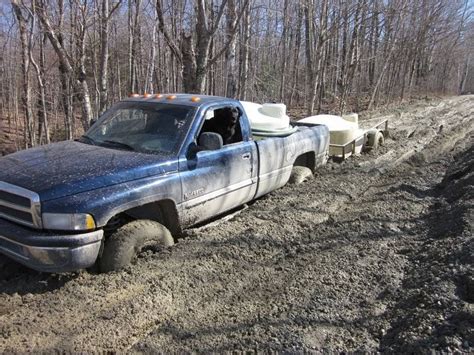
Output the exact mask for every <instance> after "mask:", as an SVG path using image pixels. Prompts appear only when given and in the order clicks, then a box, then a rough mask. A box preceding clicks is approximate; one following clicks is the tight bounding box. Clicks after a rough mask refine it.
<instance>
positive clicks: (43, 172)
mask: <svg viewBox="0 0 474 355" xmlns="http://www.w3.org/2000/svg"><path fill="white" fill-rule="evenodd" d="M176 170H177V159H174V158H173V157H171V156H166V155H154V154H143V153H136V152H130V151H124V150H116V149H109V148H104V147H99V146H94V145H87V144H84V143H80V142H74V141H65V142H60V143H53V144H49V145H45V146H41V147H37V148H32V149H27V150H23V151H19V152H17V153H13V154H10V155H7V156H5V157H2V158H0V181H4V182H7V183H10V184H13V185H17V186H20V187H23V188H25V189H28V190H31V191H34V192H37V193H38V194H39V195H40V198H41V200H42V201H48V200H52V199H55V198H60V197H65V196H69V195H74V194H77V193H80V192H85V191H91V190H95V189H99V188H101V187H105V186H110V185H115V184H120V183H123V182H127V181H132V180H137V179H141V178H145V177H149V176H153V175H161V174H164V173H168V172H172V171H176Z"/></svg>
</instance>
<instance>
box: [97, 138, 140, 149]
mask: <svg viewBox="0 0 474 355" xmlns="http://www.w3.org/2000/svg"><path fill="white" fill-rule="evenodd" d="M101 143H107V144H108V145H111V146H115V147H117V148H124V149H126V150H135V148H133V147H132V146H131V145H128V144H127V143H122V142H117V141H112V140H109V139H106V140H105V141H102V142H101Z"/></svg>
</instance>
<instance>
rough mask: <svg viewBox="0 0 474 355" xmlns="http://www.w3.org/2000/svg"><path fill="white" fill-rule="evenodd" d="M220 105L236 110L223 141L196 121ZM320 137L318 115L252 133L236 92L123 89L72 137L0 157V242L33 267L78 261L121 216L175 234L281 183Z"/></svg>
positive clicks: (60, 268)
mask: <svg viewBox="0 0 474 355" xmlns="http://www.w3.org/2000/svg"><path fill="white" fill-rule="evenodd" d="M223 109H224V111H226V110H227V111H228V109H231V110H233V112H235V111H237V112H238V116H239V117H238V120H237V126H236V128H237V131H240V132H237V133H238V134H237V137H234V138H233V139H234V141H230V142H228V144H224V142H223V140H222V137H220V139H219V136H220V135H219V134H218V133H216V132H212V131H209V128H208V129H206V131H205V129H204V127H206V125H207V124H206V122H207V121H208V120H209V118H212V116H213V115H216V114H215V113H216V112H221V113H222V110H223ZM219 110H220V111H219ZM234 131H235V130H234ZM234 133H235V132H234ZM106 138H107V139H106ZM328 144H329V135H328V130H327V128H326V127H325V126H320V125H308V126H299V127H298V130H297V131H296V132H295V133H293V134H291V135H289V136H287V137H277V138H268V139H263V140H254V139H253V137H252V132H251V129H250V125H249V121H248V118H247V116H246V113H245V111H244V109H243V108H242V106H241V104H240V102H239V101H236V100H231V99H226V98H220V97H210V96H191V95H185V94H179V95H173V96H152V97H143V96H141V97H136V98H130V99H127V100H124V101H121V102H119V103H118V104H116V105H114V106H113V107H112V108H111V109H110V110H108V111H107V112H106V113H105V114H104V115H102V116H101V118H99V120H98V121H97V122H96V123H95V124H94V125H93V126H92V127H91V129H90V130H89V131H88V132H86V134H85V135H84V136H83V137H82V138H81V139H79V140H76V141H64V142H60V143H54V144H50V145H45V146H40V147H36V148H32V149H28V150H24V151H20V152H17V153H14V154H10V155H7V156H5V157H2V158H0V252H1V253H3V254H5V255H7V256H8V257H10V258H13V259H15V260H17V261H18V262H20V263H23V264H25V265H27V266H28V267H31V268H33V269H36V270H40V271H46V272H66V271H73V270H78V269H83V268H87V267H90V266H92V265H93V264H94V263H95V262H96V260H98V258H100V256H101V254H102V251H103V249H104V241H105V244H107V238H108V235H111V234H112V235H113V233H114V232H115V231H116V230H117V229H118V228H120V226H122V225H123V224H124V223H128V222H130V221H133V220H148V221H155V222H157V223H160V225H163V226H164V227H166V229H167V230H169V231H170V232H171V233H172V234H173V235H176V234H179V233H180V231H181V230H182V229H183V228H187V227H190V226H192V225H195V224H197V223H199V222H202V221H205V220H207V219H209V218H212V217H215V216H217V215H219V214H221V213H223V212H225V211H228V210H231V209H233V208H235V207H237V206H239V205H242V204H245V203H246V202H248V201H250V200H252V199H255V198H258V197H259V196H262V195H264V194H266V193H269V192H270V191H273V190H275V189H277V188H279V187H281V186H283V185H285V184H286V183H287V181H288V179H289V178H290V174H291V172H292V168H293V166H294V165H298V166H305V167H308V168H310V169H311V170H314V169H315V168H316V167H317V166H318V165H320V164H324V162H325V159H326V155H327V150H328ZM105 248H107V245H106V246H105Z"/></svg>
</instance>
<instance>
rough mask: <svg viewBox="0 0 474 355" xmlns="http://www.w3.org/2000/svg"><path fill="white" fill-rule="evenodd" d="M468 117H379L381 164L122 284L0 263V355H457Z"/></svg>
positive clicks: (119, 278) (315, 186)
mask: <svg viewBox="0 0 474 355" xmlns="http://www.w3.org/2000/svg"><path fill="white" fill-rule="evenodd" d="M400 112H401V114H400ZM473 112H474V100H473V98H472V97H466V96H464V97H457V98H450V99H445V100H441V101H440V100H433V101H429V102H426V103H425V104H417V105H415V106H414V107H411V106H407V107H404V108H403V109H400V110H398V111H397V112H395V113H393V112H392V113H390V112H387V114H388V115H390V117H391V120H392V121H391V127H392V129H391V138H390V139H388V140H387V141H386V145H385V146H384V148H383V149H382V150H381V151H379V152H377V153H375V152H372V153H370V154H368V155H363V156H360V157H354V158H353V159H349V160H347V161H345V162H343V163H342V164H338V163H334V162H330V163H329V164H328V165H327V166H326V167H324V168H322V169H320V170H319V171H318V172H317V175H316V177H315V179H313V180H311V181H309V182H307V183H305V184H302V185H300V186H285V187H284V188H282V189H280V190H278V191H275V192H274V193H272V194H270V195H268V196H265V197H263V198H261V199H259V200H258V201H256V202H254V203H253V204H251V205H250V206H249V207H248V208H247V209H245V210H243V211H241V213H240V214H238V215H236V216H235V217H234V218H231V219H228V220H225V221H218V222H217V223H213V224H210V225H206V226H203V227H200V228H196V229H192V230H190V231H188V232H187V235H186V237H185V238H183V239H180V240H179V242H178V243H177V244H176V245H175V246H174V247H172V248H170V249H165V250H153V249H150V250H148V251H146V252H144V253H143V254H142V255H141V257H140V258H139V260H138V261H137V263H136V264H135V265H133V266H132V267H130V268H129V269H127V270H125V271H123V272H119V273H113V274H108V275H91V274H88V273H86V272H82V273H79V274H68V275H47V274H39V273H35V272H33V271H30V270H27V269H25V268H22V267H19V266H18V265H17V264H15V263H13V262H10V261H7V260H6V259H5V258H3V260H2V257H1V256H0V290H1V291H0V350H6V351H9V350H14V351H20V352H22V351H26V350H36V351H45V352H50V351H54V350H59V351H84V350H85V351H92V350H96V351H97V350H122V351H123V350H132V351H160V352H183V351H199V352H210V351H234V350H240V351H248V350H250V351H259V350H260V351H265V350H267V351H268V350H275V351H282V352H283V351H284V352H301V351H308V350H310V351H311V350H319V351H337V352H347V351H382V352H424V353H428V352H430V351H431V350H441V351H465V352H469V351H472V347H473V345H474V339H473V333H472V329H473V328H474V327H473V324H472V322H473V319H474V317H473V314H472V312H473V311H472V302H473V294H472V292H473V279H472V275H473V272H472V271H473V270H472V255H473V242H472V221H473V218H472V217H473V216H472V214H473V213H472V202H473V196H472V186H473V184H472V175H473V167H472V163H473V161H472V159H473V154H472V153H473V151H472V149H473V148H472V139H471V137H472V133H473V132H474V127H473V126H474V122H473V120H472V114H473ZM369 123H370V122H369Z"/></svg>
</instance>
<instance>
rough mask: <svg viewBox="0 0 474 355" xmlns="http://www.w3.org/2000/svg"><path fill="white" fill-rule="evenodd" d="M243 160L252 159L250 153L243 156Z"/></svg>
mask: <svg viewBox="0 0 474 355" xmlns="http://www.w3.org/2000/svg"><path fill="white" fill-rule="evenodd" d="M242 159H246V160H247V159H250V153H245V154H242Z"/></svg>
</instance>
